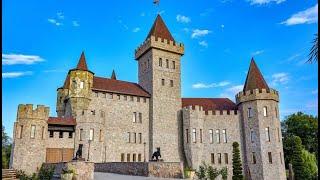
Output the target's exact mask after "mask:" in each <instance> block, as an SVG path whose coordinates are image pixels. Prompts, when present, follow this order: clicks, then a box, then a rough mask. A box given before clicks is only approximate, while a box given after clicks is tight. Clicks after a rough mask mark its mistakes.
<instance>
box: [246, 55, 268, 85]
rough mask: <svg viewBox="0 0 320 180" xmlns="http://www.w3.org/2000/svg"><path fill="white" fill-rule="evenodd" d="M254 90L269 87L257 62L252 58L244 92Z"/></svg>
mask: <svg viewBox="0 0 320 180" xmlns="http://www.w3.org/2000/svg"><path fill="white" fill-rule="evenodd" d="M253 89H269V86H268V84H267V83H266V81H265V80H264V78H263V76H262V74H261V72H260V70H259V68H258V66H257V64H256V62H255V61H254V59H253V58H252V59H251V62H250V67H249V71H248V74H247V78H246V82H245V84H244V87H243V91H248V90H253Z"/></svg>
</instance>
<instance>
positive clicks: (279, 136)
mask: <svg viewBox="0 0 320 180" xmlns="http://www.w3.org/2000/svg"><path fill="white" fill-rule="evenodd" d="M277 132H278V141H279V142H280V139H281V135H280V129H279V128H277Z"/></svg>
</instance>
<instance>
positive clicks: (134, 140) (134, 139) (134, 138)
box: [133, 133, 137, 143]
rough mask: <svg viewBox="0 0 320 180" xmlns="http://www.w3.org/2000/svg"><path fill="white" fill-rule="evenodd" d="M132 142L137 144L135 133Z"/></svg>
mask: <svg viewBox="0 0 320 180" xmlns="http://www.w3.org/2000/svg"><path fill="white" fill-rule="evenodd" d="M133 142H134V143H137V133H133Z"/></svg>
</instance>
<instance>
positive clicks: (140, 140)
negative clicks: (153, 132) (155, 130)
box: [139, 133, 142, 144]
mask: <svg viewBox="0 0 320 180" xmlns="http://www.w3.org/2000/svg"><path fill="white" fill-rule="evenodd" d="M141 143H142V133H139V144H141Z"/></svg>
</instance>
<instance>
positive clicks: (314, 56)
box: [308, 33, 318, 63]
mask: <svg viewBox="0 0 320 180" xmlns="http://www.w3.org/2000/svg"><path fill="white" fill-rule="evenodd" d="M308 62H310V63H312V62H318V33H316V34H315V38H314V39H313V42H312V47H311V49H310V53H309V59H308Z"/></svg>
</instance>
